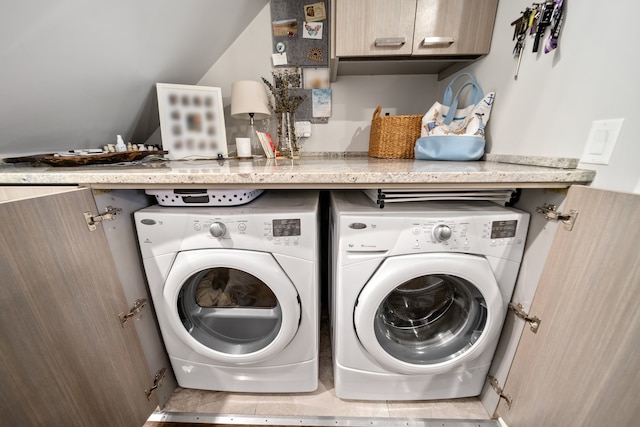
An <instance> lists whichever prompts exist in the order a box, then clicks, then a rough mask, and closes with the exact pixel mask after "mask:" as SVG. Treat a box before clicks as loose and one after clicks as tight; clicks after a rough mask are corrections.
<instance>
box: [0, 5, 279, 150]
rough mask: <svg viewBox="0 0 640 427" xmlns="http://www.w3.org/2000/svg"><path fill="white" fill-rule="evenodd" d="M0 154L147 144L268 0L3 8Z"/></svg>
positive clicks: (0, 25)
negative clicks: (176, 92)
mask: <svg viewBox="0 0 640 427" xmlns="http://www.w3.org/2000/svg"><path fill="white" fill-rule="evenodd" d="M0 3H1V4H2V6H1V7H0V157H11V156H14V155H23V154H31V153H51V152H56V151H62V150H68V149H72V148H97V147H102V146H103V145H105V144H107V143H113V142H115V139H116V135H117V134H122V135H123V137H124V138H125V139H126V140H127V141H133V142H137V143H141V142H145V140H146V138H147V137H148V136H149V133H150V132H152V131H153V130H154V129H155V128H157V125H158V113H157V108H156V104H157V102H156V100H155V96H156V94H155V83H156V82H165V83H183V84H194V83H195V82H196V81H197V80H198V79H199V78H200V77H201V76H202V74H203V73H205V72H206V71H207V70H208V69H209V68H210V67H211V64H213V63H214V62H215V61H216V60H217V59H218V58H219V56H220V54H222V52H224V51H225V49H227V47H228V46H229V45H230V44H231V43H232V42H233V40H235V39H236V37H237V36H238V34H240V32H241V31H242V30H243V29H244V28H245V27H246V25H247V23H248V22H250V21H251V20H252V19H253V17H254V16H255V15H256V14H257V13H258V12H259V11H260V10H261V9H262V8H263V7H264V5H265V4H266V3H268V1H267V0H259V1H258V0H241V1H240V0H236V1H233V2H231V1H226V0H181V1H173V0H136V1H126V0H112V1H106V2H105V1H100V0H56V1H50V0H27V1H14V2H10V1H8V0H2V1H0Z"/></svg>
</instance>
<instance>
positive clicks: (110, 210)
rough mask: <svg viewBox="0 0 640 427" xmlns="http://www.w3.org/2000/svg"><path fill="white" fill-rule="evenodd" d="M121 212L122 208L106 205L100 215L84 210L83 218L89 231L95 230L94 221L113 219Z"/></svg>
mask: <svg viewBox="0 0 640 427" xmlns="http://www.w3.org/2000/svg"><path fill="white" fill-rule="evenodd" d="M121 213H122V209H120V208H114V207H111V206H107V207H106V209H105V212H104V213H103V214H102V215H93V214H92V213H91V212H84V213H83V215H84V220H85V221H86V222H87V227H89V231H95V230H96V228H97V227H96V223H98V222H102V221H113V220H114V219H116V218H115V217H116V215H118V214H121Z"/></svg>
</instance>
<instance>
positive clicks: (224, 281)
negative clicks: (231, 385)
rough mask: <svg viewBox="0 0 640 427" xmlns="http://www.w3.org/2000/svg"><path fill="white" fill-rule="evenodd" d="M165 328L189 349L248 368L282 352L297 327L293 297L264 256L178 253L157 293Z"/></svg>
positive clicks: (204, 251)
mask: <svg viewBox="0 0 640 427" xmlns="http://www.w3.org/2000/svg"><path fill="white" fill-rule="evenodd" d="M163 306H164V309H165V311H166V316H165V317H166V319H167V324H168V325H169V327H170V328H171V330H172V332H173V333H174V334H175V335H176V336H177V337H178V338H180V340H182V341H183V342H184V343H185V344H186V345H187V346H189V348H191V349H193V350H194V351H196V352H197V353H199V354H201V355H203V356H206V357H209V358H210V359H212V360H215V361H218V362H225V363H254V362H260V361H263V360H266V359H268V358H270V357H273V356H274V355H276V354H278V353H279V352H280V351H282V350H283V349H284V348H285V347H286V346H287V345H288V344H289V342H291V340H292V339H293V337H294V336H295V334H296V332H297V331H298V324H299V322H300V316H301V308H300V301H299V297H298V292H297V290H296V287H295V285H294V284H293V283H292V282H291V279H290V278H289V277H288V276H287V274H286V273H285V272H284V270H283V269H282V267H281V266H280V265H279V264H278V262H277V261H276V260H275V259H274V258H273V256H272V255H271V254H269V253H266V252H254V251H248V250H239V249H202V250H195V251H184V252H180V253H178V255H177V256H176V259H175V261H174V263H173V265H172V267H171V270H170V271H169V274H168V275H167V280H166V282H165V287H164V290H163Z"/></svg>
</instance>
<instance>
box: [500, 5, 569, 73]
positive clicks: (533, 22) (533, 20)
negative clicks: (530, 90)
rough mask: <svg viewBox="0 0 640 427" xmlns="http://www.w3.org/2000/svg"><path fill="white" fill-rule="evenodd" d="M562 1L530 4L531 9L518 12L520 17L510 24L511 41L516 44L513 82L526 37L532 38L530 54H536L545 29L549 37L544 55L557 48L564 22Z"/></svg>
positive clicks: (518, 67) (518, 69)
mask: <svg viewBox="0 0 640 427" xmlns="http://www.w3.org/2000/svg"><path fill="white" fill-rule="evenodd" d="M564 1H565V0H552V1H546V2H544V3H532V5H531V7H527V8H525V10H524V11H522V12H520V13H521V15H520V17H518V18H517V19H516V20H514V21H513V22H512V23H511V26H513V27H514V31H513V40H514V41H515V42H516V44H515V46H514V48H513V55H514V58H516V67H515V71H514V76H513V78H514V79H515V80H517V79H518V73H519V71H520V64H521V63H522V55H523V52H524V47H525V44H526V39H527V35H528V36H530V37H533V39H534V40H533V48H532V52H534V53H537V52H538V51H539V49H540V43H541V40H542V39H543V37H544V34H545V32H546V30H547V28H550V34H549V37H548V39H547V41H546V43H545V44H544V53H549V52H551V51H552V50H554V49H555V48H557V46H558V40H559V38H560V30H561V27H562V23H563V21H564V13H563V6H564Z"/></svg>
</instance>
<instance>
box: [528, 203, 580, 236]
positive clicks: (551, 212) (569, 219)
mask: <svg viewBox="0 0 640 427" xmlns="http://www.w3.org/2000/svg"><path fill="white" fill-rule="evenodd" d="M557 209H558V207H557V206H556V205H550V204H547V203H545V204H544V205H542V207H539V206H538V207H537V208H536V212H537V213H539V214H543V215H544V217H545V219H546V220H547V221H562V223H563V224H564V229H565V230H567V231H571V230H572V229H573V224H574V223H575V222H576V218H578V211H574V210H570V211H569V214H568V215H566V214H563V213H562V212H558V211H557Z"/></svg>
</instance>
